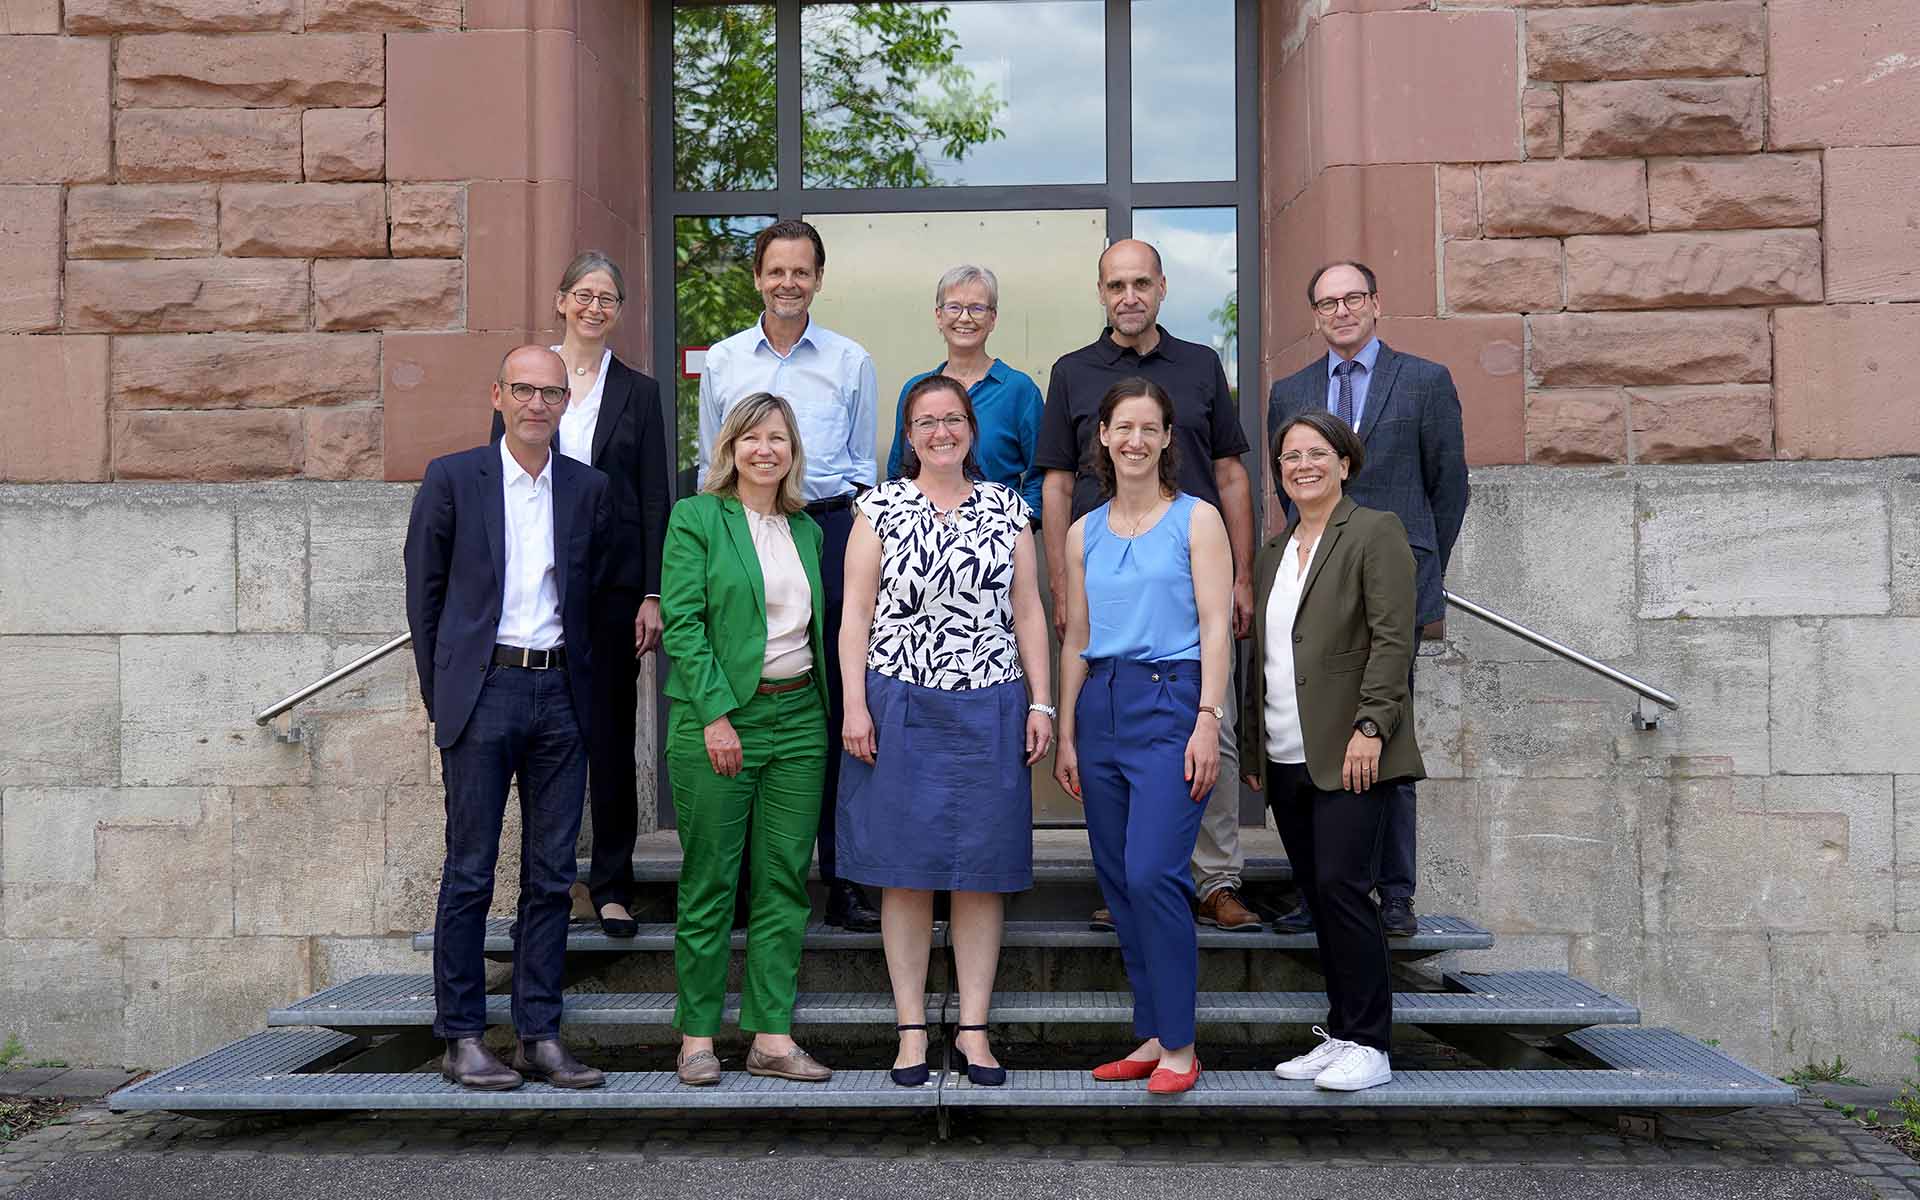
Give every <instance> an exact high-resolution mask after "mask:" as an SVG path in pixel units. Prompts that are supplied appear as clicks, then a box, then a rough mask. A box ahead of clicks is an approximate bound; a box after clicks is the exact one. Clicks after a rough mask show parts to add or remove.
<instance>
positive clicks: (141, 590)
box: [0, 487, 234, 707]
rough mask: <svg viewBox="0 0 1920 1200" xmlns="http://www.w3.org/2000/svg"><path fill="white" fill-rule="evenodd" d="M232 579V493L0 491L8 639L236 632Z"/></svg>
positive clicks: (0, 625)
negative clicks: (36, 635)
mask: <svg viewBox="0 0 1920 1200" xmlns="http://www.w3.org/2000/svg"><path fill="white" fill-rule="evenodd" d="M233 578H234V558H233V513H232V511H231V509H230V508H229V506H228V503H227V501H226V498H225V497H217V498H216V497H214V496H211V495H208V494H207V493H205V492H199V493H196V492H193V491H188V490H184V489H164V490H162V489H145V488H131V487H127V488H90V489H76V490H73V491H61V492H51V493H50V494H49V492H48V491H47V490H45V489H31V488H11V489H7V490H6V491H4V492H0V597H5V603H0V633H5V634H30V633H43V634H75V633H99V634H124V633H203V632H206V633H230V632H232V630H233V627H234V583H233ZM176 699H177V697H174V698H169V699H168V700H167V701H166V703H167V705H168V707H172V706H173V704H174V701H175V700H176Z"/></svg>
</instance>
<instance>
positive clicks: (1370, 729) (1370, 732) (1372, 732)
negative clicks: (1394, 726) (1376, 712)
mask: <svg viewBox="0 0 1920 1200" xmlns="http://www.w3.org/2000/svg"><path fill="white" fill-rule="evenodd" d="M1353 727H1354V728H1355V729H1358V730H1359V731H1360V735H1361V736H1362V737H1370V738H1377V737H1379V736H1380V724H1379V722H1377V721H1375V720H1374V719H1373V718H1371V717H1362V718H1360V719H1359V720H1358V721H1355V722H1354V723H1353Z"/></svg>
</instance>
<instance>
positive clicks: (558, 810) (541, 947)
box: [433, 666, 587, 1041]
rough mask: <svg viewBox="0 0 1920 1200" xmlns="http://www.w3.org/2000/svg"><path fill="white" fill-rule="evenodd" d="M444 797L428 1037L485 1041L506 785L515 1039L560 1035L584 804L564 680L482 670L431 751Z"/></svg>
mask: <svg viewBox="0 0 1920 1200" xmlns="http://www.w3.org/2000/svg"><path fill="white" fill-rule="evenodd" d="M440 762H441V766H442V768H443V774H444V775H445V776H446V786H447V862H446V866H445V868H443V869H442V871H441V874H440V903H439V907H438V909H437V910H436V911H435V913H434V918H433V998H434V1004H435V1007H436V1009H437V1010H438V1011H437V1012H436V1014H435V1016H434V1019H433V1032H434V1036H436V1037H442V1038H463V1037H479V1036H481V1035H482V1034H484V1033H485V1032H486V1031H487V978H486V963H485V961H484V958H483V954H484V946H485V937H486V923H487V909H488V908H489V907H490V906H491V905H492V904H493V868H494V863H495V862H496V861H497V860H498V859H499V857H500V827H501V824H502V822H503V821H504V819H505V816H506V811H507V789H508V785H509V783H511V782H512V781H513V780H514V779H516V778H517V779H518V780H519V783H520V910H519V922H520V930H519V944H518V946H517V947H516V948H515V952H514V956H513V1027H514V1029H515V1030H516V1031H517V1032H518V1033H519V1035H520V1037H522V1038H523V1039H526V1040H529V1041H534V1040H540V1039H544V1038H552V1037H558V1036H560V1003H561V1002H560V991H561V984H562V975H563V973H564V971H565V969H566V959H567V916H568V913H569V912H570V911H571V909H572V907H573V902H572V900H571V898H570V897H569V896H568V894H567V889H568V888H570V887H572V886H573V880H574V875H575V871H576V867H575V863H574V856H573V854H574V843H575V842H576V841H577V840H578V839H579V837H580V810H581V807H582V806H583V804H584V803H585V801H586V787H587V748H586V739H585V738H584V737H583V736H582V731H581V729H580V723H579V722H578V721H577V720H576V719H575V717H574V711H573V699H572V696H571V694H570V693H569V692H568V690H567V673H566V672H565V671H564V670H555V671H530V670H526V669H524V668H521V667H498V666H496V667H488V668H487V681H486V683H485V684H484V685H483V686H482V687H481V689H480V699H479V701H478V703H476V704H475V705H474V709H473V716H471V717H469V718H468V719H467V727H466V728H465V729H463V730H461V732H460V740H459V741H457V742H455V743H454V744H453V745H451V746H449V747H447V748H446V749H445V750H442V751H441V752H440Z"/></svg>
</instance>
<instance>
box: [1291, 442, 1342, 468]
mask: <svg viewBox="0 0 1920 1200" xmlns="http://www.w3.org/2000/svg"><path fill="white" fill-rule="evenodd" d="M1339 457H1340V456H1339V455H1338V454H1335V453H1334V452H1333V451H1331V450H1329V449H1327V448H1326V447H1325V446H1315V447H1314V448H1313V449H1311V450H1305V451H1301V450H1289V451H1287V452H1286V453H1285V454H1282V455H1281V456H1280V465H1281V466H1283V467H1297V466H1299V465H1300V464H1301V463H1303V462H1310V463H1312V464H1313V465H1314V466H1316V467H1324V466H1326V465H1327V464H1328V463H1330V462H1332V461H1333V460H1334V459H1336V458H1339Z"/></svg>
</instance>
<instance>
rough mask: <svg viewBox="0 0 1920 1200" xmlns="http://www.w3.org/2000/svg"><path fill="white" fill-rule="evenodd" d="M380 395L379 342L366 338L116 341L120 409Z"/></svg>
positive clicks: (350, 401) (274, 404)
mask: <svg viewBox="0 0 1920 1200" xmlns="http://www.w3.org/2000/svg"><path fill="white" fill-rule="evenodd" d="M379 398H380V338H379V336H378V335H376V334H362V333H293V334H273V333H265V334H249V333H214V334H192V335H184V334H156V335H152V336H146V337H140V336H134V337H117V338H115V339H113V405H114V407H115V408H123V409H132V408H300V407H306V406H321V405H360V404H368V403H373V402H375V401H378V400H379Z"/></svg>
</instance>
